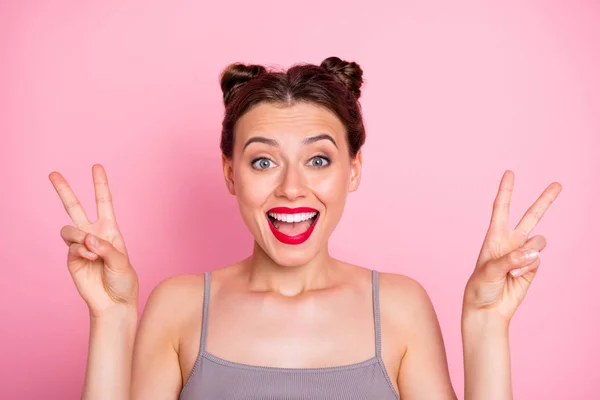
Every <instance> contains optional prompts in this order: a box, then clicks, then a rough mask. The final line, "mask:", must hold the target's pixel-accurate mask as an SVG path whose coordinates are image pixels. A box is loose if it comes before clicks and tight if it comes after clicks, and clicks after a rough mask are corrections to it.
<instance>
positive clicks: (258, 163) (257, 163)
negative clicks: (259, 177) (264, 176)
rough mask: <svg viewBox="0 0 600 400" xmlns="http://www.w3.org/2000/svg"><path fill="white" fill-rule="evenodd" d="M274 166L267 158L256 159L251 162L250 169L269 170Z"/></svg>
mask: <svg viewBox="0 0 600 400" xmlns="http://www.w3.org/2000/svg"><path fill="white" fill-rule="evenodd" d="M274 165H275V163H274V162H273V161H271V160H269V159H268V158H257V159H256V160H254V161H252V168H255V169H269V168H270V167H272V166H274Z"/></svg>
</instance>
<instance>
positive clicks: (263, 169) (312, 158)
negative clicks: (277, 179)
mask: <svg viewBox="0 0 600 400" xmlns="http://www.w3.org/2000/svg"><path fill="white" fill-rule="evenodd" d="M315 158H321V159H323V160H325V162H326V164H325V165H323V166H321V167H314V168H317V169H320V168H325V167H327V166H328V165H329V164H331V159H330V158H329V157H328V156H326V155H325V154H317V155H316V156H314V157H311V159H310V161H312V160H314V159H315ZM262 160H268V161H270V162H272V163H273V164H275V161H273V160H271V159H270V158H268V157H257V158H254V159H253V160H252V161H251V162H250V166H251V167H252V168H254V169H256V170H258V171H266V170H267V169H268V168H258V167H255V166H254V164H256V163H257V162H259V161H262ZM310 161H309V163H310Z"/></svg>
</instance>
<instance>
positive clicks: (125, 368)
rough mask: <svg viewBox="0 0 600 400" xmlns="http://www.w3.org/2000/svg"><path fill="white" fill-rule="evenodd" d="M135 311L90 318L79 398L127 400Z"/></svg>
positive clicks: (124, 309)
mask: <svg viewBox="0 0 600 400" xmlns="http://www.w3.org/2000/svg"><path fill="white" fill-rule="evenodd" d="M136 326H137V309H136V308H133V307H122V308H119V309H116V310H114V312H113V313H112V314H110V315H103V316H94V315H90V343H89V347H88V359H87V369H86V375H85V382H84V386H83V393H82V399H84V400H96V399H111V400H129V383H130V376H131V358H132V353H133V344H134V339H135V331H136Z"/></svg>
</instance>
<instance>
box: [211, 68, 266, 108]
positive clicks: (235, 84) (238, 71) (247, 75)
mask: <svg viewBox="0 0 600 400" xmlns="http://www.w3.org/2000/svg"><path fill="white" fill-rule="evenodd" d="M264 72H266V68H265V67H263V66H262V65H245V64H241V63H234V64H230V65H229V66H228V67H227V68H225V70H224V71H223V73H222V74H221V91H222V92H223V102H224V103H225V106H227V104H229V102H230V101H231V99H232V97H233V95H234V94H235V92H237V91H238V89H239V88H240V87H242V86H243V85H244V84H245V83H246V82H248V81H250V80H252V79H254V78H256V77H257V76H259V75H260V74H262V73H264Z"/></svg>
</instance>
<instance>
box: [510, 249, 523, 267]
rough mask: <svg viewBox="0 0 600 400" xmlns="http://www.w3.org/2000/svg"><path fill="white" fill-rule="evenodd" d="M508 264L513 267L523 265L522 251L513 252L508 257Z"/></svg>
mask: <svg viewBox="0 0 600 400" xmlns="http://www.w3.org/2000/svg"><path fill="white" fill-rule="evenodd" d="M508 262H509V263H510V264H511V265H519V264H520V263H521V253H520V251H513V252H512V253H510V254H509V255H508Z"/></svg>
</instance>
